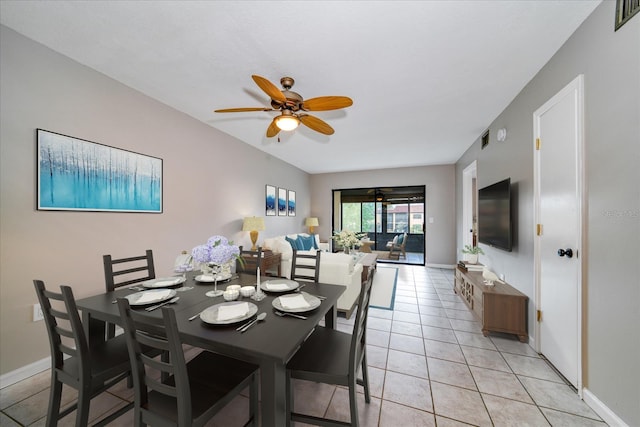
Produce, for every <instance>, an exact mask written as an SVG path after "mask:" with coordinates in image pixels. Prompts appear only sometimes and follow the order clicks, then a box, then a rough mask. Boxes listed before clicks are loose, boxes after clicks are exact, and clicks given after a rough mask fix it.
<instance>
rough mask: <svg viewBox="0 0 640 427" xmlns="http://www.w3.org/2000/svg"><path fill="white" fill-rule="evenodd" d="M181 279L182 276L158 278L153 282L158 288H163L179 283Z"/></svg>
mask: <svg viewBox="0 0 640 427" xmlns="http://www.w3.org/2000/svg"><path fill="white" fill-rule="evenodd" d="M179 280H180V278H175V279H164V280H158V281H156V282H153V286H155V287H158V288H161V287H163V286H173V285H175V284H177V283H178V281H179Z"/></svg>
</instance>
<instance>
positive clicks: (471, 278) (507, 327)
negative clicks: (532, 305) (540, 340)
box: [453, 266, 529, 342]
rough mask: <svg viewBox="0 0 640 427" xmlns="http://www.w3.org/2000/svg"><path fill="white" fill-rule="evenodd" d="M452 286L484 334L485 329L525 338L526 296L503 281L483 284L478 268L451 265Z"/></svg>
mask: <svg viewBox="0 0 640 427" xmlns="http://www.w3.org/2000/svg"><path fill="white" fill-rule="evenodd" d="M453 290H454V292H455V293H457V294H458V295H460V296H461V297H462V299H463V300H464V302H465V303H466V304H467V305H468V306H469V308H470V309H471V311H473V312H474V313H475V314H476V316H477V317H478V318H479V319H480V321H481V322H482V333H483V334H484V336H487V335H489V332H504V333H508V334H515V335H517V336H518V339H520V341H522V342H527V340H528V338H529V336H528V334H527V301H528V300H529V298H528V297H527V296H526V295H525V294H523V293H522V292H520V291H518V290H517V289H515V288H513V287H512V286H511V285H509V284H507V283H499V282H495V285H494V286H487V285H485V284H484V279H483V278H482V272H481V271H467V270H464V269H462V268H461V267H460V266H458V267H456V269H455V280H454V286H453Z"/></svg>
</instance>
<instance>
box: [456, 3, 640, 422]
mask: <svg viewBox="0 0 640 427" xmlns="http://www.w3.org/2000/svg"><path fill="white" fill-rule="evenodd" d="M614 9H615V2H613V1H605V2H603V3H602V4H601V5H600V6H599V7H598V8H597V9H596V10H595V11H594V12H593V14H592V15H591V16H590V17H589V18H588V19H587V20H586V21H585V22H584V23H583V25H582V26H581V27H580V28H579V29H578V30H577V31H576V32H575V33H574V34H573V35H572V36H571V38H570V39H569V40H568V41H567V42H566V44H565V45H564V46H563V47H562V48H561V49H560V50H559V51H558V52H557V53H556V55H555V56H554V57H553V58H552V59H551V60H550V61H549V63H548V64H546V65H545V66H544V67H543V68H542V69H541V70H540V72H539V73H538V74H537V75H536V76H535V77H534V78H533V79H532V81H531V82H530V83H529V84H528V85H527V86H526V87H525V88H524V89H523V90H522V92H521V93H520V94H519V95H518V96H517V97H516V98H515V99H514V100H513V102H512V103H511V105H509V107H508V108H507V109H506V110H505V111H504V112H503V113H502V114H500V115H499V116H498V117H497V118H496V120H495V121H494V122H493V123H491V125H490V129H491V134H492V135H495V134H496V131H497V129H499V128H502V127H505V128H506V129H507V131H508V135H507V141H506V142H504V143H497V142H496V141H495V137H493V138H492V141H491V143H490V144H489V146H488V147H487V148H485V149H484V150H481V149H480V147H479V145H480V144H479V141H476V142H475V143H474V145H473V146H472V147H471V148H470V149H469V150H468V151H467V152H466V153H465V154H464V156H462V158H461V159H460V160H459V161H458V163H457V164H456V177H460V178H461V177H462V170H463V169H464V167H466V166H467V165H468V164H469V163H470V162H471V161H472V160H474V159H477V160H478V183H479V186H480V187H482V186H483V185H486V184H489V183H492V182H494V181H497V180H498V179H501V178H504V177H508V176H510V177H511V179H512V180H513V181H515V183H516V186H517V234H518V238H517V242H516V246H515V250H514V251H513V252H512V253H507V252H502V251H499V250H493V249H491V248H489V249H488V250H487V257H486V258H485V260H486V261H488V263H490V264H492V265H493V266H494V268H495V270H496V271H498V272H503V273H505V274H506V278H507V280H508V281H509V282H510V283H512V284H513V285H515V286H516V287H518V288H519V289H520V290H522V291H523V292H525V293H526V294H527V295H529V297H533V286H534V284H533V170H532V165H533V150H532V139H533V112H534V111H535V110H536V109H537V108H538V107H540V106H541V105H542V104H544V103H545V102H546V101H547V100H548V99H549V98H551V97H552V96H553V95H554V94H556V93H557V92H558V91H559V90H560V89H562V88H563V87H564V86H565V85H567V84H568V83H569V82H570V81H572V80H573V79H574V78H575V77H576V76H577V75H578V74H584V75H585V139H586V152H585V157H586V183H585V184H586V189H587V205H588V209H587V218H586V221H587V224H586V235H585V236H583V239H584V241H585V244H586V252H587V253H586V254H583V255H584V258H585V260H586V262H587V267H586V271H585V275H584V288H583V295H584V302H583V312H584V322H583V347H584V348H583V354H584V360H583V370H584V379H583V384H584V387H585V388H586V389H587V390H588V392H589V393H592V394H593V395H594V396H595V397H596V399H598V400H599V401H601V402H602V403H603V404H604V405H605V406H606V407H608V408H609V409H610V410H611V411H613V412H614V413H615V414H616V415H617V416H618V417H620V418H621V419H622V420H624V422H625V423H627V424H628V425H630V426H638V425H640V405H639V404H638V403H639V402H640V386H639V384H640V369H638V360H640V328H639V325H640V309H639V308H638V307H640V303H639V301H640V286H639V280H638V274H637V272H636V271H635V267H637V266H638V265H639V264H640V263H639V261H640V256H639V255H638V245H639V244H640V184H639V183H640V168H639V167H638V165H639V164H640V106H639V103H640V83H639V81H640V79H639V76H640V17H639V16H636V17H634V18H633V19H631V21H629V22H628V23H627V24H625V25H624V26H623V27H622V28H621V29H620V30H618V31H617V32H614V30H613V21H614V19H613V18H614ZM505 64H506V62H505ZM456 194H457V197H456V203H457V205H458V206H462V199H461V195H462V187H461V183H460V182H459V183H458V184H457V187H456ZM461 227H462V215H461V212H460V210H458V211H457V230H458V234H457V245H458V247H461V246H462V235H461V233H460V230H461ZM531 307H532V306H530V308H531ZM529 331H530V333H531V332H532V331H533V318H532V317H531V319H530V321H529ZM534 338H535V337H534Z"/></svg>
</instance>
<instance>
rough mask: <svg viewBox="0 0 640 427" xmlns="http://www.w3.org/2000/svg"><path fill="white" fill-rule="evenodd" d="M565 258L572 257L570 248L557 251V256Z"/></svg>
mask: <svg viewBox="0 0 640 427" xmlns="http://www.w3.org/2000/svg"><path fill="white" fill-rule="evenodd" d="M565 255H566V256H567V258H571V257H573V250H572V249H571V248H568V249H566V250H565V249H558V256H565Z"/></svg>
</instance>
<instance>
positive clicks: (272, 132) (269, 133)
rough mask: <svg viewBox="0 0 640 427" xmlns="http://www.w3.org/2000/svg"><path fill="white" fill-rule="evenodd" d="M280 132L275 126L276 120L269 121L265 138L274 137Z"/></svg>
mask: <svg viewBox="0 0 640 427" xmlns="http://www.w3.org/2000/svg"><path fill="white" fill-rule="evenodd" d="M279 132H280V128H279V127H278V126H276V119H273V120H272V121H271V124H270V125H269V127H268V128H267V138H271V137H273V136H276V135H277V134H278V133H279Z"/></svg>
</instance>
